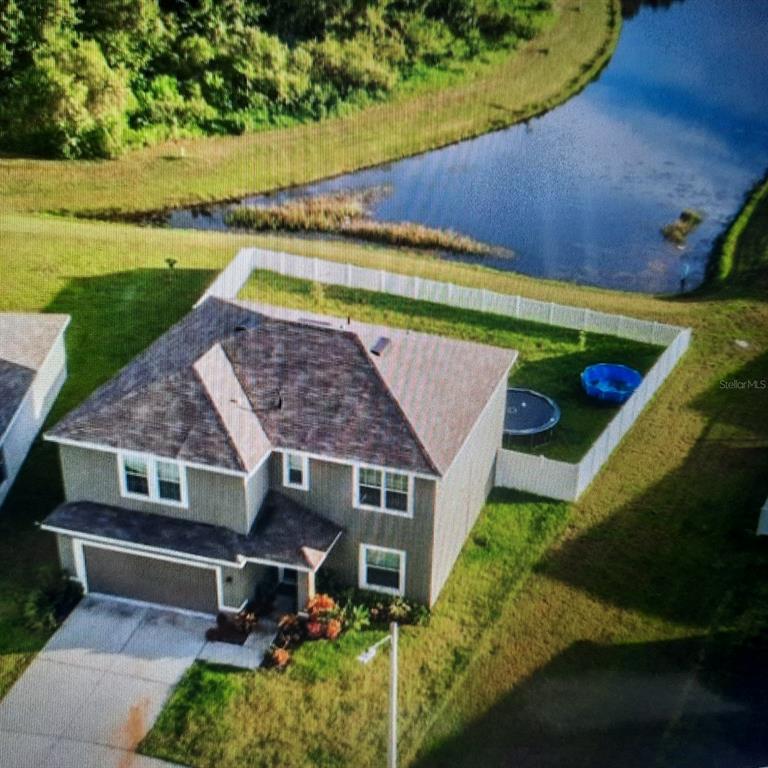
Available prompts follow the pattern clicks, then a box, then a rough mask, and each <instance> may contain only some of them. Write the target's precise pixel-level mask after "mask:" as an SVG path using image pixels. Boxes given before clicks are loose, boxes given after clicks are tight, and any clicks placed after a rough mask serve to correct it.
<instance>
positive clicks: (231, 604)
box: [221, 563, 271, 609]
mask: <svg viewBox="0 0 768 768" xmlns="http://www.w3.org/2000/svg"><path fill="white" fill-rule="evenodd" d="M270 570H271V569H270V568H269V567H268V566H266V565H258V564H256V563H247V564H246V565H245V566H244V567H243V568H239V569H238V568H226V567H222V569H221V591H222V593H223V598H224V606H223V607H225V608H235V609H237V608H240V606H241V605H242V604H243V603H244V602H245V601H246V600H250V599H251V598H252V597H253V595H254V592H255V591H256V585H257V584H258V583H259V582H261V581H268V580H269V578H270Z"/></svg>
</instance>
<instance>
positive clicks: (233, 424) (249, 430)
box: [192, 344, 272, 467]
mask: <svg viewBox="0 0 768 768" xmlns="http://www.w3.org/2000/svg"><path fill="white" fill-rule="evenodd" d="M192 367H193V368H194V371H195V373H196V374H197V376H198V378H199V379H200V383H201V384H202V385H203V387H204V388H205V392H206V394H207V395H208V399H209V400H210V401H211V403H212V404H213V407H214V408H215V409H216V412H217V413H218V415H219V418H220V419H221V421H222V423H223V425H224V429H226V431H227V434H228V435H229V436H230V438H231V439H232V443H233V445H234V447H235V450H236V451H237V453H238V456H239V457H240V462H241V463H242V465H243V466H244V467H255V466H257V465H258V464H259V463H260V462H261V460H262V459H263V458H264V457H265V456H266V455H267V454H268V453H269V452H270V450H271V448H272V446H271V444H270V442H269V439H268V438H267V436H266V435H265V434H264V430H263V429H262V428H261V423H260V422H259V419H258V418H257V416H256V414H255V413H254V412H253V410H252V409H251V405H250V403H249V402H248V398H247V397H246V395H245V392H243V389H242V387H241V386H240V382H239V381H238V380H237V376H235V372H234V371H233V370H232V366H231V365H230V363H229V359H228V358H227V356H226V355H225V354H224V350H223V349H222V348H221V344H214V346H212V347H211V348H210V350H208V352H206V353H205V354H204V355H203V356H202V357H201V358H200V359H199V360H197V361H196V362H195V363H194V365H193V366H192Z"/></svg>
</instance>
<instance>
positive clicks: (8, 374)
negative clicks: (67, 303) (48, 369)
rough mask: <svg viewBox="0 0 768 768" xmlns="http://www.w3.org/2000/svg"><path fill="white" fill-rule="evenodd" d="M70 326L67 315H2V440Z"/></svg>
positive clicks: (0, 370) (0, 371)
mask: <svg viewBox="0 0 768 768" xmlns="http://www.w3.org/2000/svg"><path fill="white" fill-rule="evenodd" d="M68 323H69V316H68V315H44V314H31V313H29V314H27V313H18V312H3V313H0V437H2V435H3V434H4V433H5V431H6V429H7V428H8V426H9V425H10V423H11V421H12V419H13V416H14V414H15V413H16V410H17V409H18V407H19V406H20V405H21V401H22V400H23V399H24V396H25V395H26V393H27V390H28V389H29V387H30V386H31V385H32V381H33V380H34V378H35V374H36V373H37V371H38V369H39V368H40V367H41V366H42V365H43V363H44V362H45V359H46V357H47V356H48V353H49V352H50V351H51V347H53V345H54V343H55V342H56V339H58V337H59V334H61V332H62V331H63V330H64V329H65V328H66V327H67V325H68Z"/></svg>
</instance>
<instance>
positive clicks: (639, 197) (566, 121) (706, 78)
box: [169, 0, 768, 292]
mask: <svg viewBox="0 0 768 768" xmlns="http://www.w3.org/2000/svg"><path fill="white" fill-rule="evenodd" d="M631 6H632V8H631V10H629V3H628V5H627V9H626V16H627V18H626V19H625V22H624V26H623V30H622V34H621V39H620V41H619V45H618V47H617V50H616V53H615V55H614V57H613V58H612V60H611V62H610V63H609V65H608V66H607V67H606V69H605V70H604V71H603V73H602V74H601V76H600V77H599V78H598V79H597V80H596V81H594V82H593V83H591V84H590V85H589V86H588V87H587V88H586V89H585V90H584V91H583V92H582V93H581V94H579V95H578V96H576V97H574V98H572V99H571V100H570V101H568V102H567V103H566V104H564V105H562V106H561V107H558V108H557V109H555V110H553V111H552V112H550V113H548V114H546V115H544V116H542V117H541V118H538V119H535V120H532V121H530V122H529V123H528V124H524V125H518V126H514V127H512V128H509V129H506V130H502V131H498V132H495V133H491V134H486V135H484V136H481V137H479V138H477V139H473V140H471V141H465V142H462V143H460V144H455V145H452V146H450V147H446V148H444V149H440V150H436V151H433V152H428V153H426V154H423V155H418V156H416V157H411V158H408V159H406V160H402V161H399V162H395V163H391V164H388V165H385V166H380V167H376V168H372V169H368V170H364V171H360V172H358V173H353V174H348V175H345V176H340V177H337V178H334V179H329V180H326V181H323V182H320V183H317V184H313V185H310V186H307V187H305V188H303V189H301V190H292V191H290V192H283V193H279V194H277V195H273V196H269V197H265V196H258V197H254V198H249V199H248V201H249V202H255V203H265V202H275V201H276V200H280V199H283V198H285V197H286V196H289V195H295V194H317V193H327V192H331V191H339V190H349V189H361V188H367V187H380V186H383V187H386V188H387V189H388V194H386V195H384V196H383V197H381V199H378V200H377V202H375V204H374V205H373V208H372V212H373V215H374V217H375V218H377V219H381V220H387V221H415V222H419V223H423V224H426V225H429V226H432V227H441V228H450V229H454V230H456V231H458V232H461V233H462V234H466V235H469V236H471V237H473V238H475V239H477V240H481V241H484V242H487V243H491V244H494V245H497V246H499V247H501V248H503V249H509V250H512V251H513V252H514V254H515V256H514V257H513V258H511V259H510V258H506V257H505V258H500V257H498V258H497V257H486V258H485V259H482V262H483V263H486V264H489V265H491V266H496V267H499V268H502V269H513V270H516V271H519V272H522V273H525V274H529V275H535V276H541V277H549V278H557V279H562V280H570V281H575V282H579V283H586V284H591V285H601V286H606V287H610V288H619V289H624V290H631V291H643V292H667V291H676V290H679V288H680V281H681V277H683V276H686V283H685V287H686V289H690V288H693V287H695V286H696V285H697V284H699V283H700V282H701V280H702V278H703V275H704V269H705V265H706V261H707V256H708V254H709V251H710V249H711V246H712V242H713V240H714V238H716V237H717V235H718V234H719V233H720V232H721V230H722V229H723V227H724V225H725V224H726V223H727V222H728V220H729V219H730V218H731V217H732V216H733V215H734V214H735V213H736V211H737V210H738V209H739V207H740V205H741V203H742V201H743V198H744V195H745V193H746V192H747V190H748V189H749V187H750V186H751V185H752V184H753V183H754V182H755V181H756V180H757V178H758V177H759V176H761V175H762V173H763V172H764V170H765V168H766V167H768V0H682V1H680V2H663V1H662V2H651V3H644V2H641V1H639V0H632V2H631ZM684 208H693V209H696V210H698V211H701V212H702V213H703V214H704V220H703V222H702V224H701V225H700V226H699V227H698V228H697V229H696V230H694V232H693V233H692V234H691V235H690V236H689V238H688V241H687V244H686V245H685V246H684V247H683V248H679V247H677V246H674V245H672V244H671V243H669V242H667V241H666V240H665V239H664V238H663V237H662V235H661V233H660V229H661V227H662V226H664V225H665V224H667V223H670V222H672V221H673V220H674V219H675V218H676V217H677V216H678V215H679V214H680V212H681V211H682V210H683V209H684ZM225 209H226V207H225V206H221V207H213V208H208V209H207V210H206V211H205V212H200V211H195V212H193V211H188V210H187V211H175V212H173V213H172V214H170V217H169V223H170V225H171V226H174V227H196V228H226V227H225V225H224V224H223V219H222V217H223V212H224V210H225Z"/></svg>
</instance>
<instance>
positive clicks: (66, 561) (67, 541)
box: [56, 534, 77, 576]
mask: <svg viewBox="0 0 768 768" xmlns="http://www.w3.org/2000/svg"><path fill="white" fill-rule="evenodd" d="M56 548H57V549H58V550H59V564H60V565H61V567H62V569H63V570H65V571H66V572H67V573H68V574H69V575H70V576H77V570H76V569H75V553H74V551H73V550H72V539H71V538H70V537H69V536H61V535H58V534H57V535H56Z"/></svg>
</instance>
